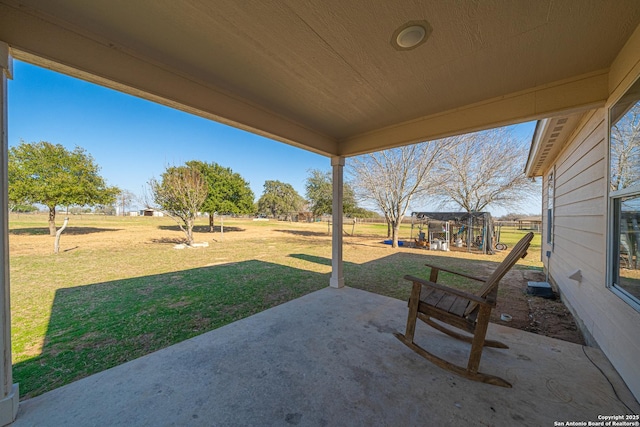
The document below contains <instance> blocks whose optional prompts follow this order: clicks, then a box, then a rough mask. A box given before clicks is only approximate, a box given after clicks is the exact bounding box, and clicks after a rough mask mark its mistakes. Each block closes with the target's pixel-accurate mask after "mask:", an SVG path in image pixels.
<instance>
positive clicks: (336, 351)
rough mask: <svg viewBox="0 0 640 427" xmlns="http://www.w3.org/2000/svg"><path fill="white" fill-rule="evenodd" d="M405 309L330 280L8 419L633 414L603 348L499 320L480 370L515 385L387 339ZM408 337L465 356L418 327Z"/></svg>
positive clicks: (245, 421)
mask: <svg viewBox="0 0 640 427" xmlns="http://www.w3.org/2000/svg"><path fill="white" fill-rule="evenodd" d="M406 313H407V306H406V303H405V302H402V301H398V300H395V299H392V298H387V297H383V296H380V295H376V294H372V293H368V292H364V291H360V290H357V289H352V288H343V289H331V288H326V289H323V290H320V291H318V292H314V293H312V294H309V295H306V296H304V297H302V298H299V299H297V300H294V301H291V302H288V303H286V304H283V305H280V306H278V307H275V308H272V309H270V310H267V311H264V312H262V313H259V314H257V315H254V316H252V317H249V318H247V319H244V320H241V321H238V322H235V323H233V324H230V325H227V326H225V327H223V328H220V329H217V330H215V331H212V332H208V333H206V334H203V335H200V336H198V337H195V338H193V339H190V340H187V341H185V342H182V343H180V344H177V345H174V346H172V347H169V348H166V349H164V350H161V351H158V352H155V353H152V354H149V355H147V356H145V357H142V358H140V359H137V360H134V361H132V362H129V363H125V364H124V365H121V366H118V367H115V368H112V369H109V370H107V371H104V372H101V373H99V374H96V375H93V376H91V377H88V378H85V379H82V380H80V381H77V382H75V383H72V384H69V385H67V386H64V387H61V388H59V389H56V390H53V391H51V392H48V393H46V394H43V395H41V396H38V397H36V398H33V399H30V400H26V401H24V402H21V404H20V409H19V412H18V418H17V420H16V422H15V423H14V424H13V426H16V427H18V426H271V425H275V426H278V425H281V426H287V425H301V426H378V425H385V426H426V425H439V426H447V425H457V426H460V425H495V426H513V425H530V426H553V425H554V421H560V422H566V421H585V422H586V421H598V415H620V414H629V413H632V412H635V413H638V411H639V409H640V406H638V403H637V402H636V401H635V399H633V396H632V395H631V394H630V393H629V391H628V389H627V388H626V387H625V385H624V383H623V382H622V380H621V379H620V377H619V376H618V375H617V373H616V372H615V371H614V370H613V368H612V367H611V365H610V364H609V362H608V361H607V359H606V358H605V357H604V355H603V354H602V353H601V352H600V351H599V350H597V349H594V348H583V347H582V346H580V345H576V344H572V343H568V342H564V341H559V340H555V339H551V338H547V337H544V336H539V335H535V334H531V333H527V332H522V331H519V330H515V329H512V328H507V327H503V326H499V325H493V324H492V325H491V326H490V329H489V336H490V337H492V338H494V339H499V340H502V341H504V342H505V343H507V344H508V345H509V347H510V348H509V349H508V350H498V349H485V351H484V353H483V357H482V362H481V365H480V368H481V371H484V372H487V373H491V374H495V375H498V376H501V377H503V378H505V379H506V380H508V381H509V382H511V383H512V384H513V388H511V389H506V388H501V387H496V386H491V385H487V384H482V383H476V382H473V381H469V380H466V379H464V378H461V377H458V376H456V375H453V374H451V373H449V372H448V371H445V370H442V369H440V368H438V367H436V366H435V365H432V364H431V363H429V362H428V361H426V360H424V359H422V358H421V357H420V356H418V355H417V354H415V353H414V352H413V351H411V350H410V349H409V348H407V347H406V346H404V345H403V344H402V343H401V342H400V341H398V340H397V339H396V338H395V337H394V336H393V332H395V331H401V332H404V323H405V320H406ZM419 323H421V322H419ZM416 341H417V342H419V343H422V344H423V345H424V346H427V345H428V346H429V348H430V349H434V348H435V349H437V352H438V354H440V355H444V356H445V357H447V358H449V359H451V360H452V361H456V362H457V363H460V364H463V363H464V361H465V360H466V356H467V351H468V347H467V345H466V344H464V343H460V342H458V341H456V340H454V339H452V338H450V337H448V336H445V335H443V334H441V333H439V332H437V331H434V330H433V329H431V328H429V327H427V326H426V325H424V324H421V325H419V326H418V331H417V335H416ZM428 343H430V344H428ZM622 402H624V404H623V403H622ZM625 405H626V406H625Z"/></svg>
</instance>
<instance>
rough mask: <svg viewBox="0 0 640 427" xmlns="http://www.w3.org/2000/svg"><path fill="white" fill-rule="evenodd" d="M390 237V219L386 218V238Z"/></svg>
mask: <svg viewBox="0 0 640 427" xmlns="http://www.w3.org/2000/svg"><path fill="white" fill-rule="evenodd" d="M389 237H391V220H390V219H389V218H387V239H388V238H389Z"/></svg>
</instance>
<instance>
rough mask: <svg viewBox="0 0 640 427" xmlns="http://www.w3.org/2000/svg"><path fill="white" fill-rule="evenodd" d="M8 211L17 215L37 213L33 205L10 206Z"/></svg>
mask: <svg viewBox="0 0 640 427" xmlns="http://www.w3.org/2000/svg"><path fill="white" fill-rule="evenodd" d="M9 211H11V212H18V213H31V212H38V208H37V207H35V206H33V205H18V204H11V205H10V206H9Z"/></svg>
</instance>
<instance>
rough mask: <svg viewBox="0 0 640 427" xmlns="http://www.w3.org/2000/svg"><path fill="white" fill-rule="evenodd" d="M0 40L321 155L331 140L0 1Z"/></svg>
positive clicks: (41, 61)
mask: <svg viewBox="0 0 640 427" xmlns="http://www.w3.org/2000/svg"><path fill="white" fill-rule="evenodd" d="M0 41H3V42H6V43H7V44H8V45H9V46H10V48H11V53H12V55H13V57H14V58H15V59H18V60H20V61H25V62H29V63H32V64H34V65H38V66H41V67H45V68H49V69H52V70H54V71H57V72H61V73H64V74H67V75H70V76H73V77H76V78H80V79H83V80H86V81H89V82H91V83H95V84H99V85H102V86H106V87H109V88H112V89H115V90H118V91H121V92H124V93H127V94H130V95H134V96H137V97H140V98H144V99H147V100H150V101H153V102H156V103H159V104H163V105H166V106H169V107H172V108H175V109H178V110H182V111H185V112H188V113H191V114H195V115H198V116H201V117H204V118H207V119H211V120H214V121H216V122H220V123H224V124H226V125H230V126H233V127H236V128H239V129H242V130H246V131H248V132H252V133H255V134H258V135H261V136H264V137H267V138H271V139H274V140H277V141H281V142H284V143H287V144H290V145H293V146H296V147H299V148H303V149H305V150H309V151H312V152H315V153H317V154H321V155H325V156H335V155H337V154H338V153H337V151H338V144H337V141H336V139H334V138H331V137H329V136H327V135H324V134H321V133H319V132H316V131H314V130H312V129H309V128H308V127H305V126H304V125H301V124H299V123H296V122H293V121H291V120H288V119H287V118H284V117H282V116H280V115H278V114H276V113H274V112H272V111H269V110H267V109H265V108H262V107H261V106H258V105H255V104H252V103H251V102H249V101H247V100H244V99H239V98H238V97H235V96H233V95H232V94H229V93H226V92H225V91H223V90H221V89H219V88H216V87H212V86H211V85H207V84H204V83H203V82H199V81H196V80H194V79H190V78H187V77H185V76H182V75H180V74H179V73H177V72H175V71H173V70H169V69H166V68H164V67H162V66H161V65H159V64H155V63H153V62H152V61H150V60H148V59H145V58H139V57H136V56H134V55H133V54H131V53H130V52H127V51H125V50H124V49H122V48H120V47H117V46H113V45H112V44H110V43H108V42H107V41H99V40H96V39H94V38H90V37H88V36H86V35H84V34H81V33H80V32H78V31H74V30H70V29H68V28H66V27H63V26H61V25H58V24H56V23H53V22H50V21H48V20H45V19H43V18H41V17H38V16H35V15H33V14H30V13H27V12H26V11H23V10H19V9H17V8H14V7H11V6H7V5H6V4H2V3H0Z"/></svg>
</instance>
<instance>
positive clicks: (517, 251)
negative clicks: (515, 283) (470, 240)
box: [464, 233, 533, 316]
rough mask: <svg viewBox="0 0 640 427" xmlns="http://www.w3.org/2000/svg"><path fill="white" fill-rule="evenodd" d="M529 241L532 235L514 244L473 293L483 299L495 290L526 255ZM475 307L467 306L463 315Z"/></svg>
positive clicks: (528, 234)
mask: <svg viewBox="0 0 640 427" xmlns="http://www.w3.org/2000/svg"><path fill="white" fill-rule="evenodd" d="M531 239H533V233H527V234H525V236H524V237H523V238H522V239H520V241H519V242H518V243H516V245H515V246H514V247H513V249H512V250H511V252H510V253H509V255H507V256H506V257H505V259H504V260H503V261H502V262H501V263H500V265H499V266H498V268H496V269H495V271H494V272H493V273H492V274H491V276H489V278H488V279H487V281H486V282H485V284H484V286H483V287H482V288H481V289H480V290H479V291H478V292H474V293H475V294H476V295H478V296H480V297H482V298H485V297H486V296H487V295H489V293H490V292H491V291H492V290H493V289H495V288H497V286H498V284H499V283H500V280H501V279H502V278H503V277H504V275H505V274H507V272H508V271H509V270H511V267H513V266H514V265H515V263H516V262H518V260H519V259H520V258H522V257H523V256H524V255H525V254H526V253H527V249H528V248H529V245H530V244H531ZM477 306H478V304H477V303H471V304H469V307H467V310H466V311H465V313H464V314H465V316H468V315H469V314H470V313H471V312H473V310H475V309H476V308H477Z"/></svg>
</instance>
